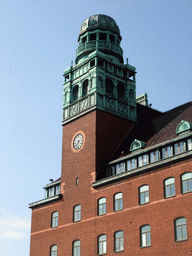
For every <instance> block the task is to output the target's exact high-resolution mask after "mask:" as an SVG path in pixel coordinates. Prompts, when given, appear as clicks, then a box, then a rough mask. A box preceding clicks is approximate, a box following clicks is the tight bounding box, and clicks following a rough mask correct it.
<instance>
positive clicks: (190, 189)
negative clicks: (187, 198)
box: [188, 179, 192, 191]
mask: <svg viewBox="0 0 192 256" xmlns="http://www.w3.org/2000/svg"><path fill="white" fill-rule="evenodd" d="M188 187H189V191H192V179H190V180H188Z"/></svg>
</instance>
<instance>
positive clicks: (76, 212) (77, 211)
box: [73, 204, 81, 222]
mask: <svg viewBox="0 0 192 256" xmlns="http://www.w3.org/2000/svg"><path fill="white" fill-rule="evenodd" d="M80 220H81V205H80V204H78V205H75V206H74V207H73V221H74V222H77V221H80Z"/></svg>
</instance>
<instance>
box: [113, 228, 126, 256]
mask: <svg viewBox="0 0 192 256" xmlns="http://www.w3.org/2000/svg"><path fill="white" fill-rule="evenodd" d="M114 244H115V252H122V251H123V250H124V239H123V231H117V232H115V243H114Z"/></svg>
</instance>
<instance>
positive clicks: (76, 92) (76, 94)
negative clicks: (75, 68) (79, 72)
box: [73, 85, 79, 100]
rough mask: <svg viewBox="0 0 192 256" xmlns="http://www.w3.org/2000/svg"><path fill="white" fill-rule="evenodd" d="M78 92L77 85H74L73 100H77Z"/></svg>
mask: <svg viewBox="0 0 192 256" xmlns="http://www.w3.org/2000/svg"><path fill="white" fill-rule="evenodd" d="M78 92H79V86H78V85H75V86H74V87H73V100H77V99H78Z"/></svg>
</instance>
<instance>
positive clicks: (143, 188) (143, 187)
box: [140, 185, 149, 192]
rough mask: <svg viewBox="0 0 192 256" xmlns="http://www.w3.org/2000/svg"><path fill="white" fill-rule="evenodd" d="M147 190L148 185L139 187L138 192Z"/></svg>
mask: <svg viewBox="0 0 192 256" xmlns="http://www.w3.org/2000/svg"><path fill="white" fill-rule="evenodd" d="M148 190H149V186H148V185H145V186H142V187H140V192H145V191H148Z"/></svg>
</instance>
